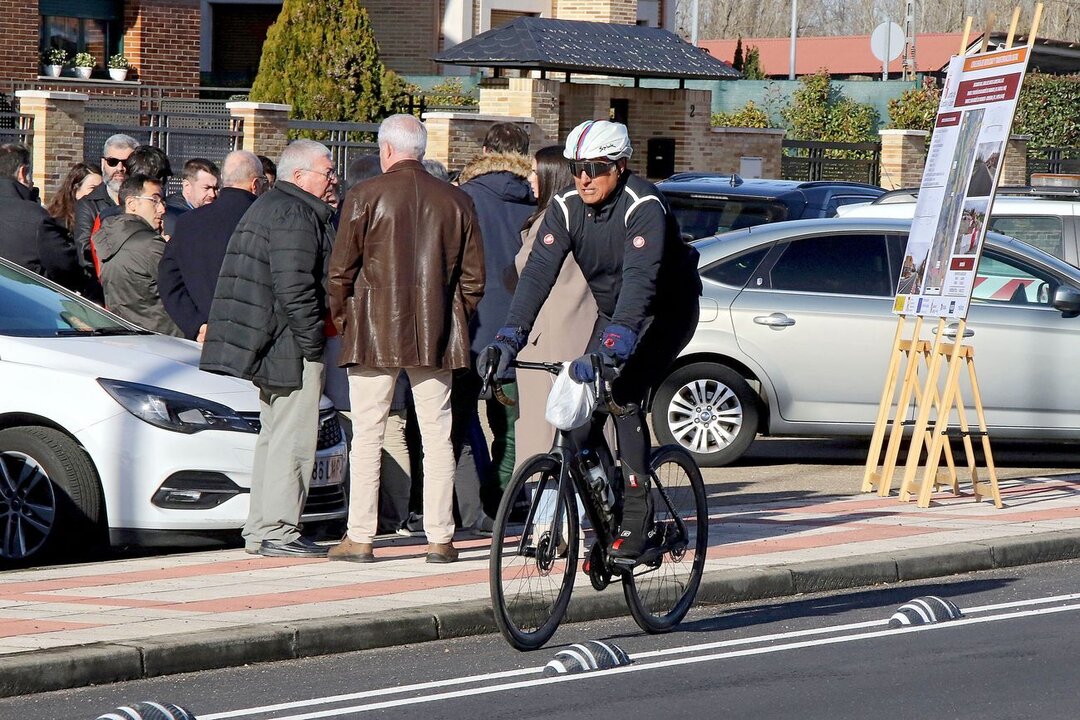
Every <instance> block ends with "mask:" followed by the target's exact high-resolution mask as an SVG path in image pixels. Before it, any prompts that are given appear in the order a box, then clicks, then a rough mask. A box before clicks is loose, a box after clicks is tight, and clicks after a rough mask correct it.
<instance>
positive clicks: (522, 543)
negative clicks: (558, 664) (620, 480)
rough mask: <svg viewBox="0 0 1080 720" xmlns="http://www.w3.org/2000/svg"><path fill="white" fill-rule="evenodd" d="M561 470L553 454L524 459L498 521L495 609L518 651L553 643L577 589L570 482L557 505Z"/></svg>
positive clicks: (575, 531)
mask: <svg viewBox="0 0 1080 720" xmlns="http://www.w3.org/2000/svg"><path fill="white" fill-rule="evenodd" d="M561 466H562V463H561V462H560V461H559V459H558V458H556V457H555V456H552V455H536V456H534V457H532V458H529V459H528V460H526V461H525V463H524V464H523V465H522V466H521V467H520V468H518V470H517V472H516V473H514V477H513V479H511V481H510V485H509V486H508V487H507V488H506V491H505V492H504V493H503V498H502V502H501V503H500V505H499V512H498V513H497V514H496V516H495V528H494V532H493V533H492V538H491V559H490V564H489V580H490V586H491V605H492V608H493V609H494V611H495V623H496V624H497V625H498V626H499V632H501V633H502V635H503V637H504V638H506V641H507V642H509V643H510V644H511V645H512V646H514V647H515V648H517V649H518V650H535V649H537V648H539V647H541V646H542V645H543V644H544V643H546V642H547V641H548V640H550V639H551V636H552V635H554V634H555V630H556V628H558V627H559V623H560V622H561V621H562V619H563V615H565V614H566V607H567V605H569V604H570V594H571V592H572V591H573V589H574V573H575V572H576V571H577V558H578V516H577V512H575V511H574V510H572V508H574V507H575V505H574V500H573V491H572V490H571V489H570V484H569V482H568V483H567V486H566V487H565V488H563V491H562V492H563V498H562V500H561V502H558V503H557V502H556V500H557V495H558V492H559V472H560V469H561ZM556 508H558V510H556Z"/></svg>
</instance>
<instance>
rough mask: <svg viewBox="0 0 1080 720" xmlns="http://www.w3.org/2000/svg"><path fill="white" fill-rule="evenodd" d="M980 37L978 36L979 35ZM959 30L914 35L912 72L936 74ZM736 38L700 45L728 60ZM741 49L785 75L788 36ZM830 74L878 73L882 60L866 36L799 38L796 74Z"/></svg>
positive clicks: (955, 47)
mask: <svg viewBox="0 0 1080 720" xmlns="http://www.w3.org/2000/svg"><path fill="white" fill-rule="evenodd" d="M978 37H979V38H981V36H978ZM962 38H963V35H962V33H936V34H934V33H926V34H920V35H918V36H916V38H915V72H928V73H936V72H939V71H941V70H943V69H944V68H945V66H946V65H948V64H949V58H950V57H952V56H953V55H956V54H958V53H959V52H960V40H961V39H962ZM736 42H737V40H705V41H702V42H700V43H699V45H700V46H701V47H703V48H705V49H706V50H708V51H709V53H710V54H711V55H712V56H713V57H716V58H717V59H720V60H724V61H725V62H731V60H732V59H733V58H734V57H735V44H736ZM742 46H743V52H744V53H745V52H746V51H747V49H748V48H750V47H756V48H757V49H758V54H759V55H760V57H761V66H762V69H763V70H764V71H765V74H766V75H768V76H770V77H787V74H788V64H789V57H790V54H791V39H790V38H786V37H785V38H743V39H742ZM901 60H902V58H899V57H898V58H896V59H895V60H893V61H892V62H891V63H889V72H890V73H899V72H900V71H901V66H900V63H901ZM823 67H824V68H828V70H829V74H831V75H874V74H877V75H880V74H881V61H880V60H878V59H877V58H876V57H874V54H873V53H872V52H870V36H869V35H843V36H840V35H838V36H830V37H800V38H797V40H796V45H795V74H796V75H812V74H814V73H816V72H817V71H818V70H820V69H821V68H823Z"/></svg>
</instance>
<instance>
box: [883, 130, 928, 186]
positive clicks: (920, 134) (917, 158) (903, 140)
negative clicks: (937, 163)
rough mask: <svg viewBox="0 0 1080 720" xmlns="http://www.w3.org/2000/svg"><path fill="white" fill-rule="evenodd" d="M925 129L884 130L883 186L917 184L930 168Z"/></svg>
mask: <svg viewBox="0 0 1080 720" xmlns="http://www.w3.org/2000/svg"><path fill="white" fill-rule="evenodd" d="M929 134H930V133H928V132H927V131H925V130H882V131H881V187H883V188H885V189H886V190H896V189H897V188H902V187H917V186H918V185H919V183H921V182H922V174H923V168H925V167H926V137H927V136H928V135H929Z"/></svg>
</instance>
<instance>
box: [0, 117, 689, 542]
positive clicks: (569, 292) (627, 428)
mask: <svg viewBox="0 0 1080 720" xmlns="http://www.w3.org/2000/svg"><path fill="white" fill-rule="evenodd" d="M426 145H427V131H426V129H425V127H424V125H423V123H422V122H420V121H419V120H417V119H416V118H415V117H413V116H411V115H394V116H391V117H389V118H387V119H386V120H384V121H383V122H382V124H381V125H380V129H379V135H378V147H379V154H378V158H377V163H376V162H375V160H374V159H373V158H365V159H364V161H363V163H361V164H354V166H353V167H352V168H350V173H349V174H350V176H352V177H350V178H349V180H350V184H351V187H348V188H345V187H342V185H341V183H340V182H339V178H338V177H337V173H336V171H335V165H334V161H333V157H332V155H331V153H330V151H329V150H328V149H327V148H326V147H325V146H324V145H322V144H321V143H318V142H315V141H311V140H296V141H294V142H292V143H290V144H289V145H288V147H286V149H285V150H284V152H283V153H282V155H281V157H280V159H279V160H278V162H277V164H276V166H275V165H274V164H273V163H270V161H269V160H268V159H266V158H260V157H258V156H255V155H253V154H252V153H249V152H246V151H236V152H233V153H230V154H229V155H228V156H226V157H225V158H224V161H223V163H222V166H221V168H220V170H219V169H218V167H217V166H216V165H215V164H214V163H212V162H210V161H208V160H204V159H198V158H196V159H192V160H190V161H189V162H187V163H185V166H184V169H183V176H182V182H181V190H180V192H178V193H176V194H175V195H173V196H167V195H166V194H165V187H166V182H167V180H168V178H169V176H171V174H172V172H171V168H170V167H169V163H168V158H167V157H166V156H165V155H164V153H162V152H161V151H160V150H158V149H157V148H153V147H149V146H141V145H139V144H138V143H137V142H136V141H135V140H134V139H132V138H130V137H127V136H124V135H116V136H113V137H110V138H109V139H108V141H107V142H106V143H105V146H104V148H103V153H102V158H101V163H100V172H98V170H99V169H98V168H96V167H93V166H90V165H82V164H80V165H78V166H76V167H74V168H72V172H71V174H69V176H68V178H67V179H66V180H65V182H64V185H63V188H62V189H61V191H60V192H59V193H58V195H57V198H56V199H55V200H54V205H53V206H54V207H55V210H54V212H55V213H57V216H56V217H54V216H52V215H50V214H49V211H47V210H45V209H44V208H41V207H40V205H39V204H37V203H36V197H35V195H34V191H33V189H32V188H33V183H32V171H31V165H30V159H29V154H28V153H27V152H26V149H25V147H22V146H14V145H5V146H3V147H0V177H2V179H3V182H0V231H2V229H3V228H4V227H5V223H9V225H7V226H8V227H14V225H13V224H11V223H14V220H11V221H9V220H8V217H9V216H12V217H13V215H12V213H13V210H12V207H14V201H11V202H9V201H8V198H17V199H18V202H19V203H22V204H20V205H19V206H18V210H19V212H20V213H21V215H20V216H19V220H18V222H20V223H22V226H26V227H29V226H30V225H34V227H35V232H36V236H35V239H34V243H33V244H32V247H33V251H32V252H31V251H29V250H27V251H25V252H23V253H22V254H21V255H20V254H18V253H17V252H13V251H12V249H11V248H10V247H8V246H6V245H3V244H2V243H3V242H5V238H7V237H9V236H10V234H8V235H4V234H3V233H2V232H0V255H4V256H5V257H9V258H11V259H13V260H14V261H16V262H19V263H20V264H23V265H25V266H26V267H29V268H31V269H33V270H35V271H38V272H41V273H42V274H44V275H46V276H48V277H50V278H52V279H53V280H56V281H57V282H60V283H62V284H65V285H67V286H68V287H70V288H72V289H74V290H77V291H79V292H81V293H83V294H84V295H86V296H88V297H90V298H92V299H95V300H98V301H103V302H104V304H105V305H106V306H107V307H108V308H109V309H110V310H112V311H113V312H115V313H117V314H119V315H121V316H123V317H125V318H127V319H129V320H131V321H132V322H135V323H137V324H138V325H140V326H142V327H145V328H148V329H151V330H155V331H157V332H162V333H165V334H170V335H176V336H183V337H187V338H189V339H192V340H196V341H199V342H201V343H202V344H203V345H202V360H201V367H202V368H203V369H204V370H207V371H210V372H216V373H223V374H228V375H233V376H236V377H241V378H245V379H247V380H250V381H252V382H253V383H254V384H255V385H256V386H257V387H258V389H259V401H260V422H261V429H260V432H259V437H258V440H257V443H256V452H255V460H254V467H253V474H252V489H251V496H250V511H249V516H248V520H247V523H246V524H245V527H244V529H243V537H244V544H245V549H246V550H247V551H248V552H250V553H257V554H262V555H270V556H301V557H321V556H327V555H328V556H329V558H330V559H331V560H344V561H352V562H361V563H364V562H372V561H374V559H375V553H374V544H373V541H374V538H375V536H376V534H378V533H379V532H380V531H383V532H384V531H385V530H386V529H387V527H388V526H389V527H394V526H395V525H397V524H399V522H405V521H408V520H409V519H408V518H405V517H395V518H393V522H391V523H389V524H388V523H387V522H386V520H387V518H386V517H385V515H386V514H388V513H393V514H396V515H398V516H402V515H405V514H407V510H408V497H409V493H408V490H407V489H403V488H402V487H401V480H400V476H401V475H402V472H401V470H402V467H401V466H402V465H404V466H406V468H407V467H408V465H409V464H410V463H409V460H408V458H407V457H405V458H403V457H402V456H401V453H400V452H398V453H396V454H395V453H393V452H391V454H390V455H388V454H387V453H386V452H384V451H385V450H389V449H390V448H391V447H392V446H398V447H399V449H400V446H401V445H402V443H401V442H400V441H401V440H402V438H403V437H404V425H405V423H404V415H403V408H404V406H405V405H406V404H408V403H410V402H411V407H412V409H413V412H414V413H415V417H416V420H417V424H418V426H419V434H420V437H421V440H422V454H423V464H422V466H423V478H424V480H423V492H422V496H423V497H422V507H423V513H422V520H421V521H420V522H422V527H423V532H424V534H425V535H426V536H427V540H428V547H427V552H426V559H427V561H428V562H433V563H447V562H454V561H455V560H457V557H458V551H457V549H456V548H455V547H454V544H453V536H454V533H455V529H456V528H458V527H463V528H466V529H468V530H471V531H472V532H474V533H476V534H480V535H490V533H491V530H492V516H493V515H494V514H495V511H496V508H497V506H498V503H499V499H500V496H501V493H502V489H503V488H504V487H505V486H506V485H507V483H508V482H509V480H510V476H511V474H512V472H513V469H514V466H515V460H516V459H522V460H523V459H525V458H526V457H528V456H529V455H531V454H534V453H536V452H542V451H545V450H547V449H548V447H549V446H550V442H551V439H552V437H553V434H554V429H553V428H551V427H550V426H549V425H547V423H546V421H544V420H543V408H544V404H545V399H546V396H547V393H548V390H549V389H550V380H549V379H548V378H547V377H543V376H540V377H531V378H526V377H522V378H520V379H519V380H518V383H517V384H516V385H514V384H513V383H512V382H510V383H509V384H508V385H507V386H506V387H507V391H508V393H509V394H511V395H516V396H518V398H519V401H520V402H519V405H518V407H520V408H521V414H520V415H519V414H518V413H517V411H516V410H515V409H511V408H507V407H505V406H503V405H501V404H497V403H495V402H494V401H488V402H485V401H481V399H480V398H479V389H480V384H481V382H480V377H479V375H478V372H477V370H476V369H475V367H476V364H477V359H478V357H479V358H480V359H481V360H483V359H485V358H486V357H489V356H490V354H491V353H492V352H493V351H495V350H498V351H500V355H501V364H500V368H499V372H500V375H501V376H503V377H504V379H505V380H507V381H512V370H511V369H510V368H509V367H508V364H509V361H510V360H511V359H512V358H513V357H514V356H515V355H517V354H519V353H520V357H522V358H531V359H543V360H567V361H569V360H572V359H574V358H578V359H577V360H575V361H574V363H573V364H572V366H571V370H572V373H571V374H572V375H573V376H574V378H575V379H576V380H578V381H582V382H584V381H587V380H590V379H591V377H590V373H591V368H592V367H593V365H592V363H591V362H589V361H588V360H587V357H588V356H586V355H585V353H586V352H587V351H589V352H594V353H598V354H599V355H600V356H601V357H602V358H604V359H605V362H607V363H608V364H611V365H617V366H619V367H620V368H621V370H622V374H621V375H620V377H619V379H618V380H617V381H616V385H615V387H614V392H615V394H616V400H617V401H619V402H620V403H622V404H626V405H628V406H629V407H630V408H631V411H630V412H629V413H628V414H627V415H626V416H625V417H623V418H619V419H618V420H617V423H616V424H617V427H618V432H619V437H620V445H621V447H622V449H623V464H624V469H623V477H624V480H625V483H626V505H625V509H624V526H625V528H626V529H625V531H624V532H623V533H622V537H621V538H620V540H619V541H617V542H618V543H619V544H620V545H622V544H624V545H625V547H623V548H622V549H620V548H619V547H618V546H616V547H615V548H613V551H615V552H622V553H623V554H626V555H629V556H633V555H635V554H637V553H640V552H641V548H642V547H643V546H644V545H645V544H647V542H648V536H649V526H650V524H651V506H650V505H649V503H648V495H649V491H648V479H647V476H648V459H647V456H648V448H649V440H648V430H647V428H646V426H645V422H644V416H643V414H642V412H641V410H640V407H639V405H638V404H637V403H640V402H641V401H642V399H643V398H644V395H645V393H646V392H647V390H648V387H649V381H650V378H651V377H652V376H653V374H655V373H657V372H659V371H662V370H663V369H664V367H666V365H667V364H669V363H670V362H671V361H672V360H673V359H674V357H675V356H676V355H677V354H678V352H679V351H680V350H681V348H682V347H683V346H685V344H686V342H687V341H688V339H689V336H690V333H691V332H692V330H693V327H694V326H695V324H696V316H697V296H698V295H699V294H700V281H699V280H698V277H697V270H696V262H695V257H694V253H693V250H692V249H691V248H688V247H687V246H686V245H684V244H683V243H682V241H681V239H680V236H679V233H678V228H677V225H676V223H675V220H674V217H673V216H672V214H671V213H670V211H669V210H668V208H667V204H666V202H665V201H664V200H663V198H662V196H660V194H659V193H658V192H657V191H656V188H655V187H653V186H652V185H651V184H649V183H648V182H646V181H644V180H642V179H640V178H638V177H636V176H634V175H633V174H632V173H631V172H630V171H629V169H628V168H627V160H628V158H629V156H630V154H631V152H632V148H631V147H630V142H629V137H628V135H627V132H626V128H625V127H624V126H622V125H620V124H618V123H611V122H607V121H600V122H587V123H583V124H582V125H580V126H578V127H577V128H575V130H574V131H573V132H572V133H571V134H570V136H569V138H568V139H567V143H566V145H565V147H563V146H552V147H546V148H543V149H541V150H540V151H539V152H537V153H536V154H535V155H534V156H532V157H530V156H529V155H528V148H529V136H528V134H527V133H526V132H525V131H524V129H522V128H521V127H520V126H518V125H516V124H513V123H496V124H495V125H493V126H492V127H491V128H490V129H489V131H488V133H487V135H486V137H485V139H484V143H483V152H482V154H481V155H480V156H479V157H477V158H476V159H475V160H474V161H473V162H472V163H470V164H469V165H468V166H466V168H465V169H464V170H463V171H462V173H461V174H460V176H459V177H458V178H457V182H456V184H454V183H450V182H447V179H446V178H445V176H442V177H440V175H442V174H443V173H442V171H443V170H444V169H443V168H441V167H440V166H438V165H433V164H432V163H431V162H430V161H425V158H424V155H425V151H426ZM354 171H355V172H354ZM361 178H363V179H361ZM9 185H10V187H9ZM346 190H347V191H346ZM27 232H28V231H27ZM24 234H25V232H24ZM25 245H26V248H31V243H30V242H29V241H26V243H25ZM579 356H581V357H579ZM661 366H664V367H661ZM340 368H345V370H341V369H340ZM342 376H345V377H347V390H345V391H344V392H342V389H341V387H340V386H341V385H343V384H344V383H340V382H337V381H335V380H334V378H341V377H342ZM335 382H337V385H338V387H337V388H335V387H334V386H335ZM324 391H325V392H326V393H327V394H328V395H330V396H331V397H332V398H333V399H335V401H336V404H337V405H338V409H339V410H344V411H345V412H346V417H347V419H348V420H349V424H351V432H350V436H351V449H350V458H349V459H350V468H351V480H350V492H349V513H348V522H347V531H346V533H345V536H344V537H343V538H342V540H341V541H340V542H339V543H337V544H336V545H334V546H333V547H330V548H328V547H327V546H325V545H322V544H319V543H316V542H314V541H313V540H312V539H311V538H309V537H306V536H305V535H303V534H302V530H301V526H300V516H301V512H302V509H303V506H304V502H305V499H306V496H307V493H308V489H309V486H310V481H311V476H312V470H313V467H314V462H315V451H316V444H317V437H318V429H319V404H320V399H321V397H322V395H323V392H324ZM346 406H347V407H346ZM481 408H482V409H483V413H484V415H485V419H486V424H487V426H488V429H489V432H490V433H491V435H492V436H493V437H492V441H491V443H490V444H488V442H487V441H486V440H485V439H484V430H483V428H482V424H481V420H480V411H481ZM515 428H516V430H515ZM584 431H585V432H588V431H591V429H589V428H586V429H585V430H584ZM391 440H393V441H394V442H390V441H391ZM387 464H390V465H394V466H395V467H396V469H397V470H398V473H397V478H396V479H395V480H394V485H395V486H394V487H393V488H388V487H383V493H382V495H383V502H382V503H381V504H380V485H381V484H383V485H386V484H389V483H387V479H388V478H389V477H390V475H388V473H387V472H386V470H387V468H386V467H384V465H387ZM404 476H405V482H406V483H407V482H408V475H407V472H406V473H404ZM388 490H389V491H390V492H389V493H388V492H387V491H388ZM388 494H390V495H393V496H394V498H396V499H395V500H394V501H393V502H390V503H387V502H386V496H387V495H388ZM639 500H640V502H638V501H639ZM455 501H456V507H457V520H456V521H455V516H454V508H455ZM380 514H382V515H383V516H384V517H382V518H380ZM380 520H382V522H380ZM414 529H415V528H414Z"/></svg>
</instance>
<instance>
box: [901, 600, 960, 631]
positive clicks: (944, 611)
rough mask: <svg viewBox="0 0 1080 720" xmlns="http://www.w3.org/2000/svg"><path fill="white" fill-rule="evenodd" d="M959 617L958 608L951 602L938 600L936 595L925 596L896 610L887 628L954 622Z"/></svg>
mask: <svg viewBox="0 0 1080 720" xmlns="http://www.w3.org/2000/svg"><path fill="white" fill-rule="evenodd" d="M960 617H962V613H961V612H960V608H958V607H957V606H956V605H955V603H953V602H952V601H951V600H946V599H945V598H940V597H938V596H937V595H927V596H925V597H919V598H915V599H914V600H912V601H911V602H908V603H904V604H903V605H901V606H900V607H899V608H897V609H896V612H895V613H893V616H892V617H890V618H889V627H891V628H899V627H907V626H909V625H926V624H928V623H937V622H944V621H946V620H956V619H958V618H960Z"/></svg>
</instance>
